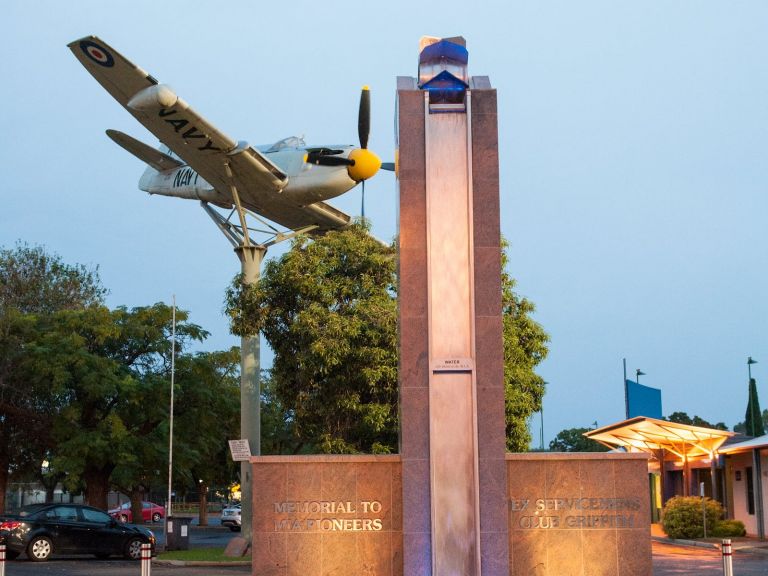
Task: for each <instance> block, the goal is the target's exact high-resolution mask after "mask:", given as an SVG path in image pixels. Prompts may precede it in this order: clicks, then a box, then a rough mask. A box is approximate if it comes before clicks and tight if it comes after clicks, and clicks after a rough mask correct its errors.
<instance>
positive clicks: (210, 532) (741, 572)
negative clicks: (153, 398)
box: [6, 525, 768, 576]
mask: <svg viewBox="0 0 768 576" xmlns="http://www.w3.org/2000/svg"><path fill="white" fill-rule="evenodd" d="M151 528H152V530H154V531H155V533H156V534H157V535H158V539H159V540H160V542H162V541H163V534H162V526H160V525H153V526H151ZM236 535H237V533H234V532H230V531H229V530H228V529H227V528H224V527H222V526H220V525H211V526H208V527H198V526H193V527H192V528H191V529H190V547H193V548H196V547H205V546H225V545H226V543H227V542H228V541H229V540H230V539H231V538H232V537H233V536H236ZM733 541H734V556H733V567H734V574H735V575H736V576H759V575H764V576H768V542H760V541H758V540H755V539H751V538H734V539H733ZM718 542H719V541H718V540H709V541H703V542H701V541H699V542H688V541H672V540H669V539H667V538H666V537H665V535H664V534H663V533H661V532H660V531H659V530H658V528H657V529H655V530H654V532H653V576H682V575H686V576H691V575H695V576H722V574H723V565H722V555H721V552H720V549H719V546H718ZM138 568H139V565H138V563H136V562H130V561H127V560H120V559H112V560H98V559H96V558H92V557H85V556H81V557H70V558H56V559H54V560H51V561H49V562H45V563H42V564H38V563H33V562H28V561H26V560H23V559H22V560H17V561H14V562H8V564H7V570H6V576H138V573H139V572H138ZM250 570H251V568H250V566H247V565H246V566H223V567H222V566H169V565H165V564H161V563H158V562H157V561H155V562H154V563H153V566H152V574H153V576H236V575H241V574H250V573H251V571H250Z"/></svg>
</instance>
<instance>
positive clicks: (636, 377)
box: [635, 368, 645, 384]
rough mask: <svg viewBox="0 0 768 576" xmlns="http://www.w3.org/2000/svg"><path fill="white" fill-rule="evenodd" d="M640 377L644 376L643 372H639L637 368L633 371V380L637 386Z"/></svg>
mask: <svg viewBox="0 0 768 576" xmlns="http://www.w3.org/2000/svg"><path fill="white" fill-rule="evenodd" d="M640 376H645V372H643V371H642V370H640V368H638V369H637V370H635V380H636V382H637V383H638V384H640Z"/></svg>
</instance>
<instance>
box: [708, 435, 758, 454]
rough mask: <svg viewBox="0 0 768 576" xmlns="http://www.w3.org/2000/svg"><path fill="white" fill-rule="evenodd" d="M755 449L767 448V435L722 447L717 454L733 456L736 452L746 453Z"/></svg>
mask: <svg viewBox="0 0 768 576" xmlns="http://www.w3.org/2000/svg"><path fill="white" fill-rule="evenodd" d="M756 448H768V434H765V435H763V436H758V437H757V438H750V439H749V440H744V441H743V442H736V443H734V444H729V445H728V446H723V447H722V448H721V449H720V450H719V452H720V454H735V453H737V452H746V451H748V450H755V449H756Z"/></svg>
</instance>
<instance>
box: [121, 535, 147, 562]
mask: <svg viewBox="0 0 768 576" xmlns="http://www.w3.org/2000/svg"><path fill="white" fill-rule="evenodd" d="M142 544H144V541H143V540H142V539H141V538H131V539H130V540H128V543H127V544H126V545H125V557H126V558H128V559H129V560H141V545H142Z"/></svg>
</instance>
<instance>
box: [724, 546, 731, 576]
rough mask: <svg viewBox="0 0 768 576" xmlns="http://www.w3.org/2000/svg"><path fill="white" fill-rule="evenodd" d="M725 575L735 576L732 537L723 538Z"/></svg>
mask: <svg viewBox="0 0 768 576" xmlns="http://www.w3.org/2000/svg"><path fill="white" fill-rule="evenodd" d="M722 551H723V575H724V576H733V550H732V549H731V539H730V538H726V539H724V540H723V547H722Z"/></svg>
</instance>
